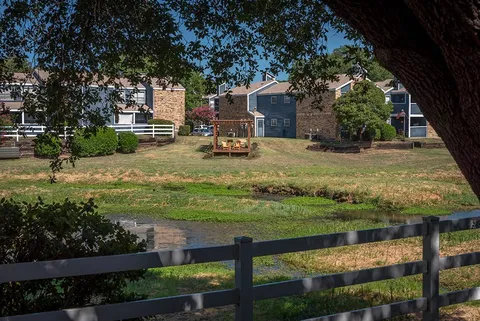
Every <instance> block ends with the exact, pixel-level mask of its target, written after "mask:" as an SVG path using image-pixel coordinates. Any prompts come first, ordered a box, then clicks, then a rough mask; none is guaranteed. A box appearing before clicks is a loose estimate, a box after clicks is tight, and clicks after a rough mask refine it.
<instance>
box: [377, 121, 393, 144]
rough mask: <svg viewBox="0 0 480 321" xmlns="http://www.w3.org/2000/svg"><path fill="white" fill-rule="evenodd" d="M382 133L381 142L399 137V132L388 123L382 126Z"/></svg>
mask: <svg viewBox="0 0 480 321" xmlns="http://www.w3.org/2000/svg"><path fill="white" fill-rule="evenodd" d="M380 131H381V140H388V141H390V140H393V139H394V138H395V136H397V130H396V129H395V127H393V126H392V125H389V124H387V123H385V124H383V125H382V128H381V129H380Z"/></svg>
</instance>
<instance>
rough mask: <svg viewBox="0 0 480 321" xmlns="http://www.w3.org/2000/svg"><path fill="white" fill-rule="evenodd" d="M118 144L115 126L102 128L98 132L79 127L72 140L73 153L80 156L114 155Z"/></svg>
mask: <svg viewBox="0 0 480 321" xmlns="http://www.w3.org/2000/svg"><path fill="white" fill-rule="evenodd" d="M117 146H118V137H117V134H116V133H115V130H114V129H113V128H100V129H98V130H97V131H96V133H91V132H87V131H85V130H83V129H79V130H77V131H76V132H75V135H74V136H73V142H72V154H73V155H75V156H80V157H89V156H103V155H112V154H114V153H115V150H116V149H117Z"/></svg>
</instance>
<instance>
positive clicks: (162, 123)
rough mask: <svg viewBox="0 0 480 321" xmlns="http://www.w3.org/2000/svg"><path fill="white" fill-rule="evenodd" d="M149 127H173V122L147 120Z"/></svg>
mask: <svg viewBox="0 0 480 321" xmlns="http://www.w3.org/2000/svg"><path fill="white" fill-rule="evenodd" d="M148 124H149V125H173V121H171V120H166V119H149V120H148Z"/></svg>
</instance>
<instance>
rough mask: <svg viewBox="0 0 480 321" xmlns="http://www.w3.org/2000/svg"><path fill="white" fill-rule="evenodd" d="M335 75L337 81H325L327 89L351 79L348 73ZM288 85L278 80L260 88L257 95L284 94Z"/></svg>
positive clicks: (334, 87)
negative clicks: (271, 84) (276, 82)
mask: <svg viewBox="0 0 480 321" xmlns="http://www.w3.org/2000/svg"><path fill="white" fill-rule="evenodd" d="M336 76H337V77H338V80H337V81H327V86H328V89H329V90H335V89H337V88H340V87H343V86H345V85H346V84H348V83H349V82H351V81H352V79H351V78H350V76H349V75H336ZM319 82H320V80H319ZM290 85H291V84H290V83H289V82H279V83H278V84H276V85H273V86H271V87H269V88H267V89H265V90H262V92H261V93H259V95H272V94H284V93H286V92H287V91H288V89H289V88H290ZM294 92H295V91H294Z"/></svg>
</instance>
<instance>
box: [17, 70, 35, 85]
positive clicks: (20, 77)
mask: <svg viewBox="0 0 480 321" xmlns="http://www.w3.org/2000/svg"><path fill="white" fill-rule="evenodd" d="M13 80H14V81H15V82H18V83H22V84H34V83H36V82H37V81H36V79H35V77H33V75H32V74H30V73H23V72H14V73H13Z"/></svg>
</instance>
